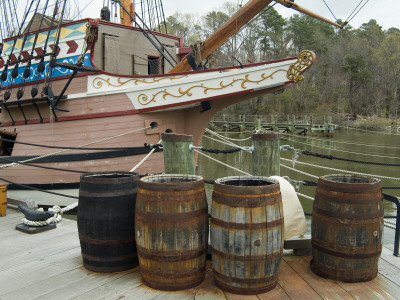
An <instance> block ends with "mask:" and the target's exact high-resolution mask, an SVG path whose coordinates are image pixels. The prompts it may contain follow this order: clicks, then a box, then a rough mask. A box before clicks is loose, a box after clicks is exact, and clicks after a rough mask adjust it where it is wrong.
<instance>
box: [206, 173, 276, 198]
mask: <svg viewBox="0 0 400 300" xmlns="http://www.w3.org/2000/svg"><path fill="white" fill-rule="evenodd" d="M214 189H216V190H218V191H220V192H223V193H234V194H238V195H258V194H268V193H273V192H278V191H279V190H280V185H279V182H278V181H277V180H275V179H273V178H269V177H264V176H228V177H222V178H219V179H217V180H215V184H214Z"/></svg>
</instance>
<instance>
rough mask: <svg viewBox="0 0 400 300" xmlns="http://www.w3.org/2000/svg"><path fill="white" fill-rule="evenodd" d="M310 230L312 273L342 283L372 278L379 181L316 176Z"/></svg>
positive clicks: (377, 248) (378, 247) (378, 244)
mask: <svg viewBox="0 0 400 300" xmlns="http://www.w3.org/2000/svg"><path fill="white" fill-rule="evenodd" d="M342 177H343V178H342ZM332 181H333V182H332ZM336 181H337V182H339V183H341V184H340V186H338V185H337V182H336ZM320 182H321V183H320ZM346 184H349V185H350V186H346ZM364 185H365V187H364V188H363V186H364ZM311 231H312V252H313V259H312V261H311V269H312V270H313V272H314V273H316V274H318V275H320V276H323V277H328V278H331V279H335V280H341V281H345V282H362V281H369V280H371V279H373V278H375V277H376V274H377V272H378V261H379V256H380V253H381V251H382V233H383V203H382V192H381V185H380V182H377V181H376V180H373V179H371V178H363V177H359V176H357V177H354V176H353V177H352V176H351V175H327V176H324V177H322V178H320V180H319V182H318V188H317V191H316V197H315V201H314V205H313V219H312V228H311Z"/></svg>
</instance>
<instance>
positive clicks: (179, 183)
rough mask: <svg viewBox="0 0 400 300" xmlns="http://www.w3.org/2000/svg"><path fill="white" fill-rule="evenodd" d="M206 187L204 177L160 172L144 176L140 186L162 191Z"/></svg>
mask: <svg viewBox="0 0 400 300" xmlns="http://www.w3.org/2000/svg"><path fill="white" fill-rule="evenodd" d="M202 186H203V187H204V180H203V177H201V176H198V175H190V174H159V175H149V176H145V177H142V178H141V179H140V181H139V188H143V189H148V190H154V191H156V190H157V191H160V190H167V191H172V190H179V191H186V190H191V189H195V188H199V187H202Z"/></svg>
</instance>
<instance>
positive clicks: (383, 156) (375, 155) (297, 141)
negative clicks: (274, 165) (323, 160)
mask: <svg viewBox="0 0 400 300" xmlns="http://www.w3.org/2000/svg"><path fill="white" fill-rule="evenodd" d="M283 138H284V139H286V140H288V141H290V142H293V143H299V144H303V145H308V146H311V147H317V148H322V149H327V150H333V151H337V152H345V153H350V154H357V155H364V156H373V157H380V158H390V159H400V157H398V156H386V155H378V154H372V153H366V152H364V153H360V152H353V151H347V150H342V149H336V148H332V147H324V146H321V145H313V144H311V143H306V142H301V141H299V140H296V139H291V138H287V137H283Z"/></svg>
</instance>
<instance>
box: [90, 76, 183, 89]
mask: <svg viewBox="0 0 400 300" xmlns="http://www.w3.org/2000/svg"><path fill="white" fill-rule="evenodd" d="M186 77H187V75H182V76H166V77H153V78H149V79H147V78H129V79H127V80H124V79H123V78H121V77H119V78H118V79H117V83H116V84H115V83H112V82H111V78H110V77H108V78H107V79H105V78H103V77H96V78H94V79H93V87H94V88H95V89H100V88H102V87H103V83H106V84H107V86H112V87H121V86H123V85H125V84H127V83H128V82H131V81H133V84H135V85H138V84H139V83H147V84H151V83H157V82H160V81H161V80H166V79H169V80H171V81H172V80H177V79H182V78H186Z"/></svg>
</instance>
